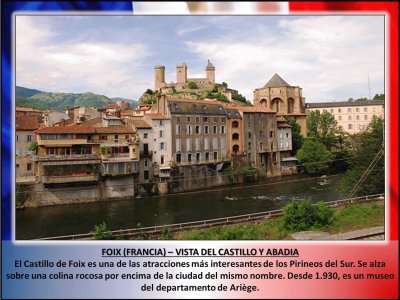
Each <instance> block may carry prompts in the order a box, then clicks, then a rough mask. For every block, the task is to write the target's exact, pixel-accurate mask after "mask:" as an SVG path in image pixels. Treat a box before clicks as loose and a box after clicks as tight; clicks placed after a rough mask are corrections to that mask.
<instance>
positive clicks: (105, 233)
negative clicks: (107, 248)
mask: <svg viewBox="0 0 400 300" xmlns="http://www.w3.org/2000/svg"><path fill="white" fill-rule="evenodd" d="M91 233H92V235H93V239H95V240H111V239H112V233H111V231H110V230H109V229H107V225H106V223H105V222H103V223H101V224H100V225H95V226H94V230H93V231H92V232H91Z"/></svg>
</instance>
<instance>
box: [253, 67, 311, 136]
mask: <svg viewBox="0 0 400 300" xmlns="http://www.w3.org/2000/svg"><path fill="white" fill-rule="evenodd" d="M254 106H261V107H266V108H268V109H271V110H273V111H275V112H276V113H277V115H278V116H288V117H293V118H294V119H296V121H297V123H299V125H300V126H301V134H302V135H303V136H306V135H307V124H306V114H305V98H304V97H303V95H302V89H301V88H300V87H298V86H291V85H289V84H288V83H287V82H286V81H285V80H283V79H282V78H281V77H280V76H279V75H278V74H276V73H275V74H274V75H273V76H272V78H271V79H270V80H269V81H268V82H267V83H266V84H265V85H264V86H263V87H262V88H258V89H255V90H254Z"/></svg>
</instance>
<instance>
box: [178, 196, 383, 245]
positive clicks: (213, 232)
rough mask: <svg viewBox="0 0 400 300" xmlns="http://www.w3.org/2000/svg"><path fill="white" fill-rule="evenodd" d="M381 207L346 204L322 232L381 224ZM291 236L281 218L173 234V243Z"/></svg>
mask: <svg viewBox="0 0 400 300" xmlns="http://www.w3.org/2000/svg"><path fill="white" fill-rule="evenodd" d="M384 217H385V211H384V203H383V201H380V202H373V203H364V204H349V205H347V206H346V207H345V208H343V209H341V210H339V211H335V215H334V218H333V221H332V223H331V224H330V225H329V226H327V227H326V228H324V229H323V231H327V232H329V233H332V234H333V233H338V232H347V231H352V230H358V229H362V228H368V227H374V226H381V225H383V224H384ZM292 233H293V232H291V231H288V230H286V229H284V226H283V217H279V218H274V219H268V220H265V221H262V222H259V223H257V224H240V225H230V226H222V227H212V228H209V229H201V230H193V231H188V232H181V233H178V234H176V235H175V236H174V237H172V239H176V240H282V239H291V238H290V234H292Z"/></svg>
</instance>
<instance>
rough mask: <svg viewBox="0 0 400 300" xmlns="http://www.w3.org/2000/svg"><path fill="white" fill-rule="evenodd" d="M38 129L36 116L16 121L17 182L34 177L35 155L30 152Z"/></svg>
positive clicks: (21, 117)
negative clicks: (33, 157)
mask: <svg viewBox="0 0 400 300" xmlns="http://www.w3.org/2000/svg"><path fill="white" fill-rule="evenodd" d="M38 128H39V122H38V117H37V116H36V115H28V116H23V115H22V116H21V115H20V116H17V117H16V119H15V131H16V135H15V164H16V169H15V175H16V180H17V182H18V181H21V180H26V179H27V177H31V176H34V171H33V170H34V168H33V161H32V155H33V154H35V153H34V152H33V151H31V150H29V147H30V145H31V144H32V143H33V142H35V141H36V133H35V130H37V129H38Z"/></svg>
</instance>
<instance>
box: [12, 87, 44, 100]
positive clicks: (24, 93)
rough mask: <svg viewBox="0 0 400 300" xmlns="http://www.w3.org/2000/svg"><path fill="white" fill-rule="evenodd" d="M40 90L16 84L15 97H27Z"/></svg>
mask: <svg viewBox="0 0 400 300" xmlns="http://www.w3.org/2000/svg"><path fill="white" fill-rule="evenodd" d="M41 92H42V91H38V90H35V89H28V88H25V87H22V86H16V87H15V97H22V98H29V97H32V96H33V95H36V94H39V93H41Z"/></svg>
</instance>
